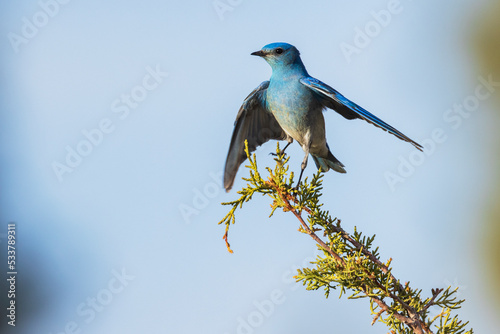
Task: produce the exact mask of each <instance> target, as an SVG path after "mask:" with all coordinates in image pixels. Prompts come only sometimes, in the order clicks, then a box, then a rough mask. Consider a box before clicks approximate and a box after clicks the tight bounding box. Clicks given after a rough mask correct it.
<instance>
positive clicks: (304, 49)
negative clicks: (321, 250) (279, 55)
mask: <svg viewBox="0 0 500 334" xmlns="http://www.w3.org/2000/svg"><path fill="white" fill-rule="evenodd" d="M61 2H64V1H61ZM214 3H217V2H213V1H211V0H207V1H184V2H182V1H175V2H172V1H145V2H141V3H138V2H132V1H121V2H102V1H93V0H89V1H77V0H73V1H69V2H68V3H65V4H60V3H58V2H55V0H54V1H51V0H42V1H41V2H37V1H26V0H25V1H22V2H17V3H7V2H3V3H2V4H1V5H0V36H2V39H1V40H0V60H1V62H0V73H1V76H0V97H1V99H0V110H1V114H0V129H1V130H0V137H1V139H0V163H1V166H2V168H1V173H0V189H1V193H0V227H1V230H0V247H1V249H2V251H1V253H0V254H2V262H3V263H5V265H4V264H1V265H0V267H1V268H3V269H2V270H1V274H0V275H2V276H1V277H5V275H6V272H7V269H6V254H5V253H6V249H5V248H6V231H7V223H9V222H16V224H17V238H18V239H17V248H18V251H17V260H18V272H19V275H18V278H17V279H18V281H17V288H18V295H17V301H18V304H19V306H18V310H17V312H18V313H17V322H16V325H17V326H16V328H15V329H13V328H11V327H10V326H7V325H6V322H7V321H6V318H5V315H4V312H5V311H2V318H1V319H2V320H1V323H0V330H1V332H2V333H43V334H49V333H52V334H56V333H71V332H75V333H76V332H77V331H80V332H79V333H124V334H128V333H142V332H146V331H147V332H151V333H220V334H233V333H259V334H260V333H262V334H264V333H306V332H319V331H322V332H325V333H344V334H345V333H347V334H349V333H386V332H387V330H386V328H385V326H383V325H381V324H376V325H375V326H373V327H372V326H371V325H370V323H371V320H372V318H371V317H370V311H369V307H368V301H366V300H361V301H359V300H357V301H351V300H346V299H345V298H343V299H340V300H339V299H337V298H336V295H335V294H333V295H331V297H330V298H329V299H328V300H326V299H325V298H324V294H323V292H322V291H315V292H311V291H305V289H304V288H303V287H302V286H301V285H300V284H296V283H294V280H293V279H292V278H291V277H292V276H293V275H294V274H295V270H296V269H297V268H299V267H302V266H304V265H306V266H307V263H308V261H309V260H311V258H313V257H314V256H316V255H317V251H316V247H315V245H314V243H313V241H312V240H311V239H310V238H307V237H306V236H305V235H303V234H300V233H297V228H298V222H297V221H295V220H294V219H293V217H291V216H290V215H289V214H288V215H287V214H285V213H281V212H279V213H276V214H275V216H274V217H273V218H272V219H268V215H269V212H270V210H269V204H270V203H269V201H268V200H267V199H266V198H261V197H256V198H255V199H254V200H253V201H252V202H251V203H248V205H246V207H244V209H243V210H241V211H238V213H237V224H236V225H234V226H232V228H231V231H230V242H231V245H232V248H233V250H234V251H235V253H234V254H229V253H228V252H227V250H226V247H225V244H224V241H223V240H222V235H223V233H224V227H223V226H218V225H217V222H218V221H219V220H220V219H221V218H222V217H223V216H224V215H225V214H226V213H227V208H226V207H222V206H221V205H220V203H221V202H226V201H230V200H233V199H235V198H236V196H237V194H236V191H237V190H238V189H240V188H241V187H242V186H243V185H244V184H245V183H244V181H242V180H241V177H244V176H246V175H248V173H247V171H246V170H245V169H244V168H241V169H240V171H239V173H238V175H237V178H236V182H235V185H234V187H233V191H232V192H231V193H229V194H226V193H225V192H224V191H223V190H222V187H221V181H220V178H221V173H222V169H223V165H224V161H225V157H226V154H227V149H228V146H229V141H230V138H231V133H232V130H233V122H234V119H235V117H236V114H237V111H238V108H239V107H240V105H241V102H242V101H243V99H244V98H245V97H246V96H247V94H248V93H249V92H250V91H251V90H252V89H254V88H255V87H257V85H259V84H260V83H261V82H262V81H264V80H268V78H269V77H270V74H271V69H270V67H269V66H268V65H267V64H266V63H265V62H264V61H263V60H262V59H259V58H257V57H252V56H250V53H251V52H253V51H257V50H259V49H260V48H261V47H262V46H264V45H266V44H268V43H271V42H277V41H284V42H289V43H291V44H293V45H295V46H296V47H297V48H298V49H299V50H300V51H301V54H302V60H303V61H304V63H305V65H306V67H307V69H308V71H309V73H310V74H311V75H312V76H314V77H316V78H318V79H320V80H322V81H324V82H326V83H328V84H329V85H331V86H333V87H334V88H336V89H337V90H339V91H340V92H342V93H343V94H344V95H345V96H347V97H348V98H350V99H352V100H354V101H355V102H357V103H358V104H360V105H361V106H363V107H365V108H366V109H368V110H369V111H370V112H372V113H374V114H375V115H377V116H378V117H380V118H382V119H383V120H385V121H386V122H388V123H390V124H391V125H393V126H394V127H396V128H398V129H399V130H401V131H402V132H403V133H405V134H406V135H408V136H409V137H410V138H412V139H414V140H416V141H418V142H428V141H429V140H434V139H433V133H435V132H436V131H437V132H438V133H440V135H439V138H441V140H440V142H438V143H436V145H435V149H434V150H428V151H426V154H425V155H420V156H418V157H419V158H420V160H418V159H417V160H413V161H417V164H416V165H415V166H413V168H412V169H411V171H409V172H408V173H406V174H405V176H404V177H403V178H402V180H403V181H404V182H399V183H397V184H395V185H393V186H391V185H390V184H389V183H388V182H387V179H386V176H387V173H393V174H397V173H398V169H401V168H402V167H401V166H400V165H401V164H402V162H401V161H403V160H404V161H409V160H411V159H414V158H415V157H416V155H415V154H416V153H415V152H416V151H415V149H414V148H413V147H412V146H411V145H409V144H407V143H404V142H402V141H399V140H397V139H396V138H395V137H394V136H390V135H388V134H387V133H385V132H383V131H380V129H378V128H375V127H373V126H371V125H370V124H367V123H365V122H362V121H359V120H358V121H348V120H345V119H343V118H342V117H341V116H339V115H338V114H336V113H335V112H333V111H327V112H325V119H326V130H327V138H328V142H329V145H330V148H331V150H332V152H333V153H334V155H335V156H336V157H337V158H338V159H339V160H340V161H342V162H343V163H344V164H345V165H346V169H347V171H348V173H347V174H345V175H341V174H337V173H334V172H330V173H327V174H326V175H325V177H324V196H323V197H322V201H323V202H324V203H325V208H328V209H329V210H330V212H331V213H332V214H333V215H334V216H337V217H339V218H340V219H342V222H343V226H344V228H345V229H346V230H348V231H352V230H353V228H354V226H357V227H358V229H359V230H361V231H363V232H364V233H365V234H367V235H372V234H376V235H377V239H376V244H377V245H379V246H380V253H381V256H382V258H383V259H388V258H390V257H392V258H393V267H394V274H395V275H396V276H397V277H398V278H400V279H401V280H402V281H411V284H412V286H413V287H419V288H422V289H423V290H424V292H425V293H426V294H427V295H429V294H430V289H431V288H438V287H447V286H449V285H451V286H453V287H459V288H460V294H459V297H460V298H464V299H466V300H467V302H466V303H465V304H464V306H463V308H462V309H461V310H460V311H459V312H458V313H459V315H460V319H462V320H465V321H470V325H471V326H472V327H473V328H474V329H475V331H476V332H477V333H488V332H491V330H492V329H494V328H498V326H499V325H500V323H499V320H498V313H499V311H500V310H499V304H500V303H499V302H498V297H495V294H494V293H493V292H495V290H494V286H495V285H497V284H496V283H497V282H496V280H495V279H491V277H492V273H493V271H492V268H493V267H495V266H496V267H498V263H500V260H499V257H498V253H495V251H494V250H493V249H494V248H491V249H490V248H489V246H490V245H492V244H493V243H495V242H496V240H497V239H495V238H493V237H492V235H493V234H492V233H493V232H491V233H489V231H498V229H496V230H495V228H496V227H498V221H497V220H494V219H496V218H491V217H498V216H494V215H492V214H491V210H492V208H496V207H497V205H496V203H498V197H495V194H496V196H499V195H498V194H499V193H500V192H499V191H498V189H497V188H498V186H499V185H500V182H499V181H498V180H499V175H498V170H499V168H498V166H499V164H498V160H497V156H498V148H499V146H498V144H497V143H498V142H500V140H499V135H498V131H497V129H498V126H499V124H500V123H499V118H498V108H499V106H498V99H496V98H494V97H491V98H486V99H483V100H481V101H480V103H479V104H478V105H476V106H473V108H471V109H472V111H471V112H470V113H468V114H467V116H466V117H462V116H460V117H459V119H457V118H456V117H458V115H459V114H457V113H453V114H450V113H449V112H448V110H449V109H450V108H453V107H454V105H455V104H462V103H464V101H471V96H473V95H474V94H475V92H476V88H477V86H478V85H480V81H479V80H478V78H479V77H482V78H485V79H487V78H488V76H493V78H498V79H499V80H500V73H498V75H497V76H495V75H496V74H497V73H495V72H493V70H490V67H488V63H486V65H485V63H483V61H482V58H481V53H480V52H478V51H477V50H476V49H475V47H476V46H477V44H476V43H475V40H476V38H477V36H478V34H481V33H482V34H483V35H484V36H487V37H485V38H486V39H485V40H486V41H488V40H489V38H490V37H488V36H490V35H489V33H490V31H489V30H488V29H487V28H486V30H484V29H483V30H481V29H479V28H480V27H482V25H483V23H485V22H488V21H487V19H486V17H489V20H490V21H491V20H492V19H493V20H494V19H495V18H498V17H499V16H498V15H497V16H496V17H495V16H494V14H492V13H499V12H500V11H496V12H494V11H492V8H497V9H498V8H499V7H498V6H497V7H494V5H493V4H494V1H486V0H482V1H472V0H467V1H466V0H460V1H456V0H455V1H451V0H443V1H439V2H436V1H409V0H401V1H399V4H398V6H396V7H395V8H397V10H393V13H392V14H391V17H390V19H388V20H387V21H386V22H384V25H383V26H382V25H380V24H379V25H378V27H379V28H380V29H378V30H377V31H375V30H374V31H372V33H371V34H372V37H370V38H369V42H367V43H366V44H367V45H362V47H359V48H358V50H357V53H355V54H352V55H350V56H346V54H345V52H343V51H342V45H344V46H345V45H346V44H349V45H352V46H356V42H359V40H358V41H356V39H355V36H356V34H357V33H358V31H359V30H365V29H366V28H367V27H368V28H369V27H374V26H375V27H377V24H375V23H374V22H376V21H375V18H374V17H375V16H376V15H375V16H374V14H373V12H375V13H380V11H381V10H385V11H387V10H388V9H394V8H393V7H391V5H390V4H391V3H394V1H387V0H385V1H379V0H376V1H374V0H371V1H356V2H345V1H308V2H298V1H296V2H290V1H287V2H285V1H274V2H270V1H263V0H254V1H245V0H241V1H236V0H233V1H228V0H221V1H220V2H218V3H219V5H220V3H222V4H223V5H222V6H224V5H225V6H226V7H223V8H225V9H226V10H225V11H219V12H218V11H217V10H216V8H215V7H214ZM44 8H45V9H44ZM221 8H222V7H221ZM44 11H45V12H50V14H51V15H48V14H44ZM487 14H489V16H487ZM497 21H498V20H497ZM27 22H28V23H27ZM34 22H35V23H37V25H38V27H37V26H35V25H33V24H34ZM31 25H33V26H31ZM30 26H31V29H30ZM358 29H359V30H358ZM483 35H481V36H483ZM13 36H14V37H13ZM13 41H14V42H13ZM15 41H22V42H15ZM486 44H488V42H486ZM358 46H359V43H358ZM494 63H495V62H494ZM495 64H496V63H495ZM152 72H153V73H156V74H155V75H154V76H151V73H152ZM155 78H156V79H155ZM144 87H146V88H148V89H146V88H144ZM497 89H498V87H497ZM483 91H486V90H483ZM127 95H128V96H130V95H133V96H136V102H137V103H136V104H134V103H132V104H130V105H129V106H127V104H126V102H124V100H122V99H123V98H126V96H127ZM129 103H130V102H129ZM496 103H497V104H496ZM446 115H448V116H450V115H453V116H454V117H455V118H454V119H455V121H454V122H450V121H446V119H445V117H446ZM458 122H459V123H458ZM96 129H100V130H96ZM103 129H104V130H105V131H106V132H107V133H104V132H103ZM85 133H87V134H88V133H91V134H94V137H93V138H94V142H95V144H91V146H89V145H88V140H87V139H86V136H85ZM98 133H101V134H102V137H101V136H100V135H99V134H98ZM86 141H87V144H86V143H85V142H86ZM275 147H276V143H275V142H274V141H273V142H269V143H267V144H265V145H263V146H262V147H261V148H259V149H258V150H257V159H258V162H259V165H260V167H261V168H262V169H263V168H264V166H272V165H273V160H272V157H270V156H269V155H268V153H270V152H273V151H274V150H275ZM78 149H80V150H83V151H84V152H85V153H86V156H83V157H82V158H81V161H79V162H75V160H74V159H75V158H70V159H73V163H74V166H73V167H67V170H65V172H64V173H62V174H61V173H59V176H58V174H57V173H56V172H55V171H54V165H55V164H60V165H59V166H61V165H63V164H64V165H67V162H66V159H67V158H68V154H69V153H68V152H70V151H71V150H78ZM287 153H288V154H289V155H290V156H291V157H292V158H291V162H290V163H291V168H292V169H293V170H294V171H295V172H298V171H299V170H300V163H301V161H302V159H303V153H302V150H301V148H300V147H299V145H297V144H294V145H292V147H290V148H289V149H288V150H287ZM412 157H413V158H412ZM418 157H417V158H418ZM70 169H71V171H69V170H70ZM314 172H315V166H314V164H312V163H310V164H309V166H308V168H307V169H306V172H305V176H310V175H312V173H314ZM492 219H493V220H492ZM496 252H498V247H497V248H496ZM2 282H3V283H2V284H3V285H1V286H0V287H1V288H2V291H0V296H1V298H0V301H1V302H2V309H3V310H5V307H6V306H5V305H7V304H6V303H7V300H6V297H5V295H6V291H7V286H6V284H5V279H2ZM497 289H498V288H497ZM497 291H498V290H497ZM92 300H95V301H96V303H97V304H96V305H95V307H94V308H92V306H90V304H91V303H92ZM268 300H274V301H275V302H274V304H273V306H272V307H271V308H269V307H268V308H267V309H264V311H262V310H261V309H262V307H263V306H262V305H269V302H266V301H268ZM92 310H95V311H92ZM259 310H260V311H259ZM243 322H244V323H253V325H254V326H251V327H248V328H246V329H245V328H243V327H242V326H244V325H242V323H243ZM245 326H250V325H245Z"/></svg>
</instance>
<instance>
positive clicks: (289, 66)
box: [224, 43, 422, 192]
mask: <svg viewBox="0 0 500 334" xmlns="http://www.w3.org/2000/svg"><path fill="white" fill-rule="evenodd" d="M252 55H254V56H259V57H262V58H264V60H266V61H267V63H268V64H269V65H271V68H272V70H273V73H272V75H271V79H270V80H269V81H264V82H263V83H261V84H260V85H259V86H258V87H257V88H255V89H254V90H253V92H251V93H250V95H248V97H247V98H246V99H245V100H244V101H243V105H242V106H241V108H240V110H239V112H238V115H237V116H236V121H235V127H234V131H233V135H232V137H231V144H230V145H229V152H228V154H227V159H226V165H225V169H224V188H225V189H226V191H228V192H229V190H231V188H232V186H233V182H234V178H235V176H236V173H237V171H238V168H239V167H240V165H241V164H242V163H243V161H245V159H246V154H245V151H244V149H245V139H246V140H248V148H249V150H250V152H253V151H255V149H256V148H257V146H259V145H262V144H263V143H265V142H267V141H268V140H270V139H276V140H286V141H287V142H288V144H287V145H286V146H285V147H284V149H283V150H282V152H284V151H285V149H286V148H287V147H288V146H289V145H290V144H291V143H292V142H293V140H296V141H297V142H298V143H299V144H300V146H302V149H303V150H304V152H305V157H304V160H303V161H302V165H301V172H300V177H299V181H298V183H297V186H298V185H299V184H300V180H301V178H302V174H303V172H304V169H305V168H306V166H307V160H308V157H309V154H311V156H312V158H313V160H314V162H315V163H316V167H318V169H319V168H321V170H322V171H324V172H326V171H328V170H329V169H333V170H334V171H336V172H339V173H345V172H346V171H345V169H344V165H343V164H342V163H341V162H340V161H339V160H338V159H337V158H335V156H334V155H333V154H332V152H330V148H329V147H328V144H327V142H326V136H325V120H324V118H323V113H322V112H323V110H324V109H325V108H329V109H333V110H335V111H336V112H338V113H339V114H340V115H342V116H344V117H345V118H347V119H356V118H360V119H364V120H365V121H367V122H369V123H371V124H373V125H375V126H377V127H379V128H381V129H383V130H385V131H388V132H389V133H392V134H393V135H395V136H396V137H398V138H399V139H401V140H404V141H407V142H409V143H411V144H412V145H413V146H415V147H416V148H417V149H419V150H422V146H421V145H420V144H418V143H416V142H415V141H413V140H411V139H410V138H408V137H407V136H405V135H404V134H403V133H401V132H399V131H398V130H396V129H395V128H393V127H392V126H390V125H389V124H387V123H385V122H384V121H382V120H381V119H380V118H378V117H376V116H374V115H372V114H371V113H369V112H368V111H366V110H365V109H363V108H362V107H360V106H359V105H357V104H356V103H354V102H352V101H350V100H349V99H347V98H345V97H344V96H343V95H342V94H340V93H339V92H338V91H336V90H335V89H333V88H332V87H330V86H328V85H327V84H325V83H323V82H321V81H319V80H318V79H315V78H313V77H311V76H309V74H308V73H307V70H306V68H305V66H304V64H303V63H302V60H301V59H300V53H299V50H297V48H296V47H294V46H293V45H290V44H287V43H272V44H268V45H266V46H264V47H263V48H262V49H261V50H260V51H256V52H253V53H252Z"/></svg>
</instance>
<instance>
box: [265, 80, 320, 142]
mask: <svg viewBox="0 0 500 334" xmlns="http://www.w3.org/2000/svg"><path fill="white" fill-rule="evenodd" d="M266 101H267V107H268V109H269V110H270V111H271V112H272V113H273V115H274V117H275V118H276V120H277V121H278V123H279V124H280V126H281V127H282V128H283V130H285V132H286V133H287V134H288V135H290V136H291V137H292V138H293V139H295V140H297V141H298V142H299V143H302V142H303V141H304V140H303V138H305V137H306V136H307V134H308V133H311V131H312V130H313V129H314V128H316V127H318V126H320V127H321V128H322V129H323V130H322V131H324V121H323V115H322V107H321V105H320V104H319V103H318V101H317V100H316V99H315V98H314V96H313V93H312V92H311V91H310V90H309V89H307V88H306V87H304V85H302V84H301V83H300V82H299V81H298V80H296V81H292V82H286V81H284V82H279V83H273V82H272V81H271V84H270V85H269V87H268V89H267V95H266ZM318 121H320V122H319V123H318Z"/></svg>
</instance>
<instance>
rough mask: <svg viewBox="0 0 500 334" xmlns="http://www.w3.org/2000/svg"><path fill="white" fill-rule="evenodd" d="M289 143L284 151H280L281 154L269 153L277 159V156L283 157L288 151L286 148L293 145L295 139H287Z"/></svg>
mask: <svg viewBox="0 0 500 334" xmlns="http://www.w3.org/2000/svg"><path fill="white" fill-rule="evenodd" d="M287 141H288V144H286V146H285V147H283V149H282V150H280V152H279V153H278V154H276V153H272V152H271V153H269V154H271V155H274V156H275V157H277V156H281V155H284V154H285V150H286V148H287V147H288V146H290V144H291V143H293V139H292V138H291V137H290V138H288V139H287Z"/></svg>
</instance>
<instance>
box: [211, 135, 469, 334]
mask: <svg viewBox="0 0 500 334" xmlns="http://www.w3.org/2000/svg"><path fill="white" fill-rule="evenodd" d="M246 153H247V156H248V161H249V165H248V166H246V167H247V168H249V170H250V177H249V178H244V180H246V181H247V182H248V184H247V186H246V187H244V188H243V189H242V190H240V191H238V194H240V195H241V196H240V198H239V199H237V200H235V201H232V202H227V203H222V204H223V205H229V206H231V207H232V208H231V209H230V211H229V213H228V214H227V215H226V216H225V217H224V218H223V219H222V220H221V221H220V222H219V224H225V225H226V230H225V233H224V240H225V242H226V246H227V248H228V250H229V251H230V252H231V253H232V252H233V251H232V250H231V247H230V245H229V241H228V233H229V227H230V225H232V224H234V223H235V221H236V217H235V213H236V210H237V209H238V207H239V208H242V206H243V204H244V203H245V202H248V201H249V200H251V199H252V198H253V195H254V194H257V193H260V194H262V195H267V196H269V197H270V198H271V199H272V204H271V214H270V217H271V216H272V215H273V214H274V212H275V211H276V210H277V209H279V208H280V209H282V210H283V211H284V212H291V213H292V214H293V215H294V216H295V218H297V220H298V221H299V223H300V228H299V231H300V232H302V233H305V234H307V235H309V236H310V237H311V238H312V239H314V241H315V242H316V243H317V245H318V247H319V248H320V249H321V250H322V251H323V253H324V257H320V256H318V258H317V260H316V261H314V262H311V264H314V265H316V268H313V269H311V268H303V269H300V270H298V275H297V276H295V278H296V279H297V281H298V282H300V281H301V282H302V283H303V284H304V285H306V288H307V289H308V290H317V289H319V288H323V289H324V290H325V295H326V297H327V298H328V296H329V294H330V290H332V289H337V288H339V289H340V296H342V295H343V294H345V293H346V292H347V291H350V293H351V294H350V295H349V296H348V298H349V299H357V298H368V299H369V301H370V309H371V312H372V314H373V315H374V317H373V321H372V324H374V323H375V322H377V321H380V322H383V323H385V324H386V325H387V326H388V327H389V329H390V330H391V332H392V333H417V334H424V333H428V334H429V333H434V332H433V331H432V330H431V327H432V326H433V325H434V327H435V328H436V329H437V332H436V333H437V334H441V333H442V334H444V333H449V334H462V333H470V334H472V330H469V331H467V332H465V327H466V326H467V324H468V323H467V322H466V323H463V322H461V321H460V320H458V316H456V315H455V316H454V317H451V310H455V309H459V308H460V307H461V304H462V303H463V302H464V300H457V299H456V297H455V295H456V293H457V289H455V290H451V287H448V288H447V289H432V290H431V294H432V296H431V297H428V298H425V299H423V298H422V297H421V294H422V290H418V289H413V288H410V286H409V282H407V283H405V284H404V285H403V284H401V282H400V281H399V280H398V279H397V278H396V277H395V276H394V275H393V274H392V268H391V263H392V259H389V260H388V261H386V262H385V263H384V262H382V261H381V260H380V256H379V254H378V247H376V248H373V246H372V245H373V242H374V240H375V236H371V237H366V236H363V234H362V233H361V232H358V231H357V229H356V227H355V228H354V232H353V233H352V234H349V233H348V232H346V231H345V230H344V229H343V228H342V227H341V221H340V220H338V219H337V218H332V217H331V216H330V214H329V212H328V211H325V210H322V206H323V204H320V202H319V199H320V198H321V196H322V193H321V190H322V177H323V174H322V173H321V172H320V171H318V173H316V174H315V175H313V177H312V179H311V182H308V178H306V179H305V180H304V182H303V183H302V184H300V187H299V189H295V188H292V184H293V177H294V175H293V172H291V173H288V169H289V167H288V160H289V159H288V158H286V157H285V156H284V155H283V154H282V152H281V151H280V149H279V144H278V146H277V149H276V153H277V158H276V159H275V161H276V166H275V167H274V170H272V169H271V168H266V170H267V171H268V173H269V177H268V178H267V180H264V179H263V178H262V177H261V175H260V173H259V171H258V168H257V161H256V158H255V154H254V155H250V154H249V152H248V147H247V146H246ZM303 214H305V215H307V217H306V218H304V217H303ZM320 231H322V232H323V238H324V239H323V238H321V237H320V236H318V234H317V232H320ZM431 307H441V308H442V311H441V312H440V313H439V314H438V315H437V316H435V317H434V318H432V319H430V318H429V309H430V308H431ZM438 320H439V321H438ZM436 322H438V323H439V324H436Z"/></svg>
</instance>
